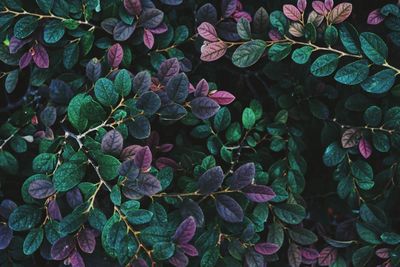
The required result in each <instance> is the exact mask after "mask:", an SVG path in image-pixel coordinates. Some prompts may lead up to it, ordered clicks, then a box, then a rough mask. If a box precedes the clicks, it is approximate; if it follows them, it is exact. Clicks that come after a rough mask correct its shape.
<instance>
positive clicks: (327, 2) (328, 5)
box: [325, 0, 334, 11]
mask: <svg viewBox="0 0 400 267" xmlns="http://www.w3.org/2000/svg"><path fill="white" fill-rule="evenodd" d="M333 5H334V2H333V0H325V7H326V9H327V10H329V11H330V10H332V8H333Z"/></svg>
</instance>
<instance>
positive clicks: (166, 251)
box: [153, 242, 175, 261]
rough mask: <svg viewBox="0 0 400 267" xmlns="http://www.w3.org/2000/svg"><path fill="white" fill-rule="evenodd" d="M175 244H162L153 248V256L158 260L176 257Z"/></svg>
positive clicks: (157, 244)
mask: <svg viewBox="0 0 400 267" xmlns="http://www.w3.org/2000/svg"><path fill="white" fill-rule="evenodd" d="M174 252H175V244H174V243H172V242H160V243H156V244H155V245H154V246H153V256H154V258H155V259H156V260H160V261H161V260H167V259H169V258H171V257H172V256H173V255H174Z"/></svg>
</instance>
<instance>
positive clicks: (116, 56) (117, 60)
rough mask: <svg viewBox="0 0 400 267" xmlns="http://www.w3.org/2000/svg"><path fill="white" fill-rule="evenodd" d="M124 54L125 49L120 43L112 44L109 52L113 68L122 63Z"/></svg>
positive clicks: (109, 62)
mask: <svg viewBox="0 0 400 267" xmlns="http://www.w3.org/2000/svg"><path fill="white" fill-rule="evenodd" d="M123 56H124V50H123V49H122V46H121V45H120V44H118V43H116V44H114V45H112V46H111V47H110V48H109V49H108V53H107V59H108V64H110V65H111V67H113V68H117V67H118V66H119V64H121V62H122V58H123Z"/></svg>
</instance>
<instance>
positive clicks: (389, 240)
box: [381, 232, 400, 245]
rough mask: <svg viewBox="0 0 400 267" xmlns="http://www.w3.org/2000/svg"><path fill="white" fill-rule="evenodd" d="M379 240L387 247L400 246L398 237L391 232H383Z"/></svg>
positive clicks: (399, 236)
mask: <svg viewBox="0 0 400 267" xmlns="http://www.w3.org/2000/svg"><path fill="white" fill-rule="evenodd" d="M381 239H382V241H383V242H385V243H386V244H389V245H398V244H400V235H399V234H396V233H393V232H385V233H383V234H381Z"/></svg>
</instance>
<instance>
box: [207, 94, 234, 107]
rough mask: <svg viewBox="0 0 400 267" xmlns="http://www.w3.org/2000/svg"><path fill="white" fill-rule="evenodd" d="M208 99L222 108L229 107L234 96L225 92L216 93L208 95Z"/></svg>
mask: <svg viewBox="0 0 400 267" xmlns="http://www.w3.org/2000/svg"><path fill="white" fill-rule="evenodd" d="M209 97H210V98H211V99H213V100H215V102H217V103H218V104H220V105H222V106H224V105H229V104H230V103H232V102H233V101H234V100H235V96H234V95H232V94H231V93H229V92H226V91H217V92H215V93H212V94H211V95H209Z"/></svg>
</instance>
